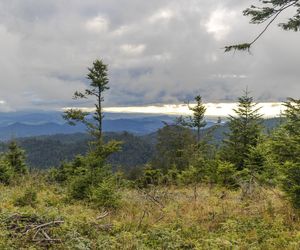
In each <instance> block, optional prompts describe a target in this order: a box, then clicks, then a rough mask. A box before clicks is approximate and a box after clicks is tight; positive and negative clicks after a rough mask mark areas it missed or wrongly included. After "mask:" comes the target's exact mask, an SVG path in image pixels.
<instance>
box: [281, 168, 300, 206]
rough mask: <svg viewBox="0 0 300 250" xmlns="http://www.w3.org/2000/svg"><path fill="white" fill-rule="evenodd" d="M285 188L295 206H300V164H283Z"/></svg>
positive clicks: (283, 183) (283, 184)
mask: <svg viewBox="0 0 300 250" xmlns="http://www.w3.org/2000/svg"><path fill="white" fill-rule="evenodd" d="M283 173H284V178H283V180H282V186H283V190H284V191H285V192H286V195H287V196H288V197H289V199H290V200H291V202H292V204H293V206H294V207H295V208H300V164H299V163H292V162H286V163H285V164H284V165H283Z"/></svg>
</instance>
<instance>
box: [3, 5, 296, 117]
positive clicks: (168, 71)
mask: <svg viewBox="0 0 300 250" xmlns="http://www.w3.org/2000/svg"><path fill="white" fill-rule="evenodd" d="M256 2H258V1H254V0H253V1H252V0H249V1H246V0H245V1H240V0H209V1H208V0H205V1H204V0H168V1H165V0H152V1H148V0H109V1H107V0H105V1H104V0H0V54H1V57H0V84H1V91H0V108H1V110H2V111H3V110H7V111H9V110H22V109H57V108H62V107H66V106H71V105H73V104H74V102H72V99H71V97H72V95H73V92H74V91H75V90H82V89H84V87H85V84H87V82H86V80H85V75H86V73H87V67H88V66H90V65H91V64H92V62H93V60H95V59H97V58H99V59H103V60H104V62H105V63H107V64H109V77H110V86H111V89H110V90H109V91H108V92H107V93H106V100H105V101H106V106H135V105H148V104H156V103H180V102H183V101H186V100H188V99H191V98H192V97H193V96H194V95H196V94H201V95H202V96H203V99H204V101H205V102H220V101H234V100H235V99H236V97H237V96H239V95H240V94H241V92H242V90H243V89H245V87H246V86H248V88H249V89H250V90H251V91H252V94H253V95H254V96H255V97H256V99H257V100H260V101H281V100H284V99H285V97H287V96H292V97H296V98H299V93H300V51H299V44H300V33H294V32H285V31H282V30H280V29H279V28H278V27H277V26H276V25H274V26H272V27H271V29H270V30H269V31H268V33H266V34H265V35H264V36H263V37H262V39H261V40H259V41H258V42H257V44H256V45H255V46H254V47H253V49H252V54H251V55H249V54H248V53H240V52H239V53H235V54H233V53H226V54H224V52H223V49H222V48H223V47H224V46H225V45H228V44H232V43H237V42H248V41H250V40H251V39H253V38H254V37H255V35H256V34H257V33H258V32H259V31H260V30H261V29H262V28H263V27H261V26H255V25H250V24H249V19H248V18H247V17H243V16H242V13H241V12H242V10H243V9H244V8H245V7H247V6H249V5H251V4H253V3H256ZM285 18H286V17H283V20H284V19H285ZM82 105H88V104H87V103H84V104H82Z"/></svg>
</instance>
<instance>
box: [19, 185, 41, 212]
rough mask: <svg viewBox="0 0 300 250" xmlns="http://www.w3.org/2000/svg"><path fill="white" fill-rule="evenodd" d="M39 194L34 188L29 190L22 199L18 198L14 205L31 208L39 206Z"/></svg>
mask: <svg viewBox="0 0 300 250" xmlns="http://www.w3.org/2000/svg"><path fill="white" fill-rule="evenodd" d="M37 202H38V200H37V192H36V190H34V189H33V188H27V189H26V190H25V192H24V194H23V195H22V196H21V197H18V198H17V199H16V200H15V202H14V204H15V205H16V206H19V207H25V206H31V207H34V206H35V205H36V204H37Z"/></svg>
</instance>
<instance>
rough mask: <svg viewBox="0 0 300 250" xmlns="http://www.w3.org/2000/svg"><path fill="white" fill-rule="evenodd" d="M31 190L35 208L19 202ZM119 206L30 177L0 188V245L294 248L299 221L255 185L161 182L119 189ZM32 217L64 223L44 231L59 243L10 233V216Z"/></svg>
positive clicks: (273, 194) (276, 195)
mask: <svg viewBox="0 0 300 250" xmlns="http://www.w3.org/2000/svg"><path fill="white" fill-rule="evenodd" d="M28 187H31V188H34V189H35V190H36V191H37V195H38V201H37V204H36V205H35V206H34V207H31V206H24V207H18V206H16V205H14V201H15V199H17V198H18V197H20V196H22V194H23V193H24V189H25V188H28ZM120 192H121V196H122V202H121V207H120V208H119V209H118V210H116V211H109V214H108V215H107V216H105V217H104V218H100V219H97V217H99V215H101V214H102V213H103V211H102V210H101V209H96V208H93V207H91V206H90V205H88V204H85V203H80V202H70V201H68V200H67V198H66V196H65V192H64V189H63V188H62V187H59V186H56V185H49V184H46V182H45V181H43V180H39V179H38V178H37V177H36V178H33V179H30V180H24V182H23V183H22V185H14V186H9V187H5V186H0V200H1V203H0V211H1V224H0V249H22V248H23V249H43V248H45V249H300V232H299V229H300V222H299V217H298V216H297V214H296V213H295V211H294V210H293V209H292V208H291V207H290V206H289V204H288V203H287V201H285V200H284V199H283V198H282V197H281V194H280V192H279V191H278V190H267V189H258V190H256V191H255V192H254V193H253V194H252V195H251V197H242V192H241V191H240V190H237V191H230V190H226V189H222V188H218V187H214V188H209V187H208V186H199V187H197V193H196V195H195V192H194V188H189V187H160V188H152V189H149V190H147V191H146V192H145V191H142V190H134V189H125V190H120ZM16 213H17V214H29V215H37V216H38V217H39V218H43V220H45V221H52V220H57V219H62V220H64V221H65V223H64V224H63V225H62V226H61V227H59V228H55V229H53V230H52V231H51V234H52V235H53V236H55V237H56V238H59V239H61V241H62V243H60V244H55V245H45V244H41V243H38V242H32V241H31V239H30V237H28V236H26V235H22V234H16V233H15V232H14V231H10V230H9V229H8V227H7V224H5V223H3V221H4V219H7V218H9V215H11V214H16Z"/></svg>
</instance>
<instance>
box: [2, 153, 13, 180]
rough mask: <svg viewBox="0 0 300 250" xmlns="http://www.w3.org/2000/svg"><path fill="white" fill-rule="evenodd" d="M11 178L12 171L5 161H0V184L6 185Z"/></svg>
mask: <svg viewBox="0 0 300 250" xmlns="http://www.w3.org/2000/svg"><path fill="white" fill-rule="evenodd" d="M12 177H13V169H12V168H11V166H10V165H9V164H8V163H7V162H6V161H4V160H3V159H0V183H3V184H5V185H8V184H9V183H10V181H11V179H12Z"/></svg>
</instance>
